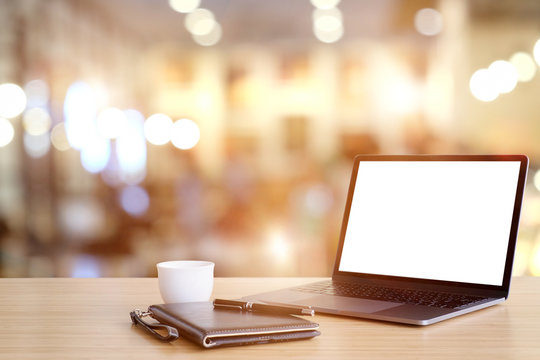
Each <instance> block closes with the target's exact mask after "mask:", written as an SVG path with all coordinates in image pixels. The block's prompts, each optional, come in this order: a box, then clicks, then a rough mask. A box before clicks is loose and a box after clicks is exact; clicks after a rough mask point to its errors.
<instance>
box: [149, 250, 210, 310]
mask: <svg viewBox="0 0 540 360" xmlns="http://www.w3.org/2000/svg"><path fill="white" fill-rule="evenodd" d="M157 271H158V282H159V292H160V293H161V298H162V299H163V301H164V302H165V303H179V302H195V301H208V300H210V296H211V295H212V290H213V289H214V263H213V262H210V261H191V260H185V261H166V262H161V263H159V264H157Z"/></svg>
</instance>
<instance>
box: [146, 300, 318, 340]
mask: <svg viewBox="0 0 540 360" xmlns="http://www.w3.org/2000/svg"><path fill="white" fill-rule="evenodd" d="M148 310H149V311H150V312H151V313H152V315H151V316H152V317H153V318H154V319H156V320H158V321H159V322H161V323H164V324H167V325H171V326H173V327H175V328H177V329H178V332H179V334H180V336H182V337H184V338H185V339H188V340H190V341H193V342H195V343H197V344H199V345H201V346H204V347H205V348H210V347H217V346H231V345H247V344H258V343H267V342H277V341H289V340H300V339H309V338H312V337H314V336H317V335H320V332H319V331H318V330H317V329H318V328H319V324H317V323H314V322H311V321H309V320H306V319H303V318H299V317H296V316H292V315H273V314H266V313H262V312H251V311H240V310H234V309H219V308H216V309H214V305H213V303H212V302H192V303H177V304H160V305H152V306H150V307H149V309H148Z"/></svg>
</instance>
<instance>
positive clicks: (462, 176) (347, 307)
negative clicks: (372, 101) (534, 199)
mask: <svg viewBox="0 0 540 360" xmlns="http://www.w3.org/2000/svg"><path fill="white" fill-rule="evenodd" d="M527 169H528V158H527V157H526V156H524V155H414V156H408V155H398V156H389V155H382V156H374V155H369V156H363V155H359V156H357V157H356V158H355V159H354V165H353V171H352V176H351V182H350V186H349V193H348V196H347V202H346V206H345V213H344V217H343V222H342V228H341V234H340V239H339V245H338V251H337V255H336V260H335V265H334V270H333V275H332V278H331V279H329V280H326V281H322V282H315V283H309V284H306V285H303V286H298V287H294V288H288V289H282V290H277V291H272V292H267V293H262V294H256V295H251V296H247V297H244V300H248V301H253V302H262V303H268V304H276V305H289V306H290V305H300V306H311V307H312V308H313V309H314V310H315V311H317V312H320V313H326V314H336V315H345V316H352V317H358V318H367V319H375V320H385V321H392V322H399V323H406V324H414V325H429V324H433V323H436V322H439V321H442V320H446V319H449V318H452V317H455V316H458V315H462V314H466V313H469V312H472V311H475V310H479V309H482V308H486V307H488V306H492V305H495V304H498V303H501V302H503V301H505V300H506V299H507V298H508V292H509V289H510V278H511V275H512V263H513V259H514V250H515V247H516V239H517V234H518V225H519V215H520V211H521V203H522V198H523V191H524V186H525V179H526V176H527Z"/></svg>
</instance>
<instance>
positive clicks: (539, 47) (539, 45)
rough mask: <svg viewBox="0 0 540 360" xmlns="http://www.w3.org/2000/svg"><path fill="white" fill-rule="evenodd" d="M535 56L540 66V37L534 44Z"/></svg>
mask: <svg viewBox="0 0 540 360" xmlns="http://www.w3.org/2000/svg"><path fill="white" fill-rule="evenodd" d="M533 56H534V60H535V61H536V63H537V64H538V66H540V39H538V40H537V41H536V43H535V44H534V47H533Z"/></svg>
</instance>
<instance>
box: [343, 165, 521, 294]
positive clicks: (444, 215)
mask: <svg viewBox="0 0 540 360" xmlns="http://www.w3.org/2000/svg"><path fill="white" fill-rule="evenodd" d="M519 168H520V163H519V161H361V162H360V164H359V167H358V176H357V178H356V185H355V189H354V194H353V198H352V203H351V208H350V214H349V220H348V226H347V230H346V234H345V239H344V243H343V251H342V255H341V261H340V264H339V270H340V271H347V272H356V273H368V274H378V275H390V276H403V277H411V278H421V279H432V280H445V281H457V282H465V283H475V284H485V285H497V286H500V285H502V281H503V275H504V267H505V262H506V253H507V248H508V241H509V236H510V228H511V224H512V214H513V210H514V202H515V197H516V191H517V183H518V176H519Z"/></svg>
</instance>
